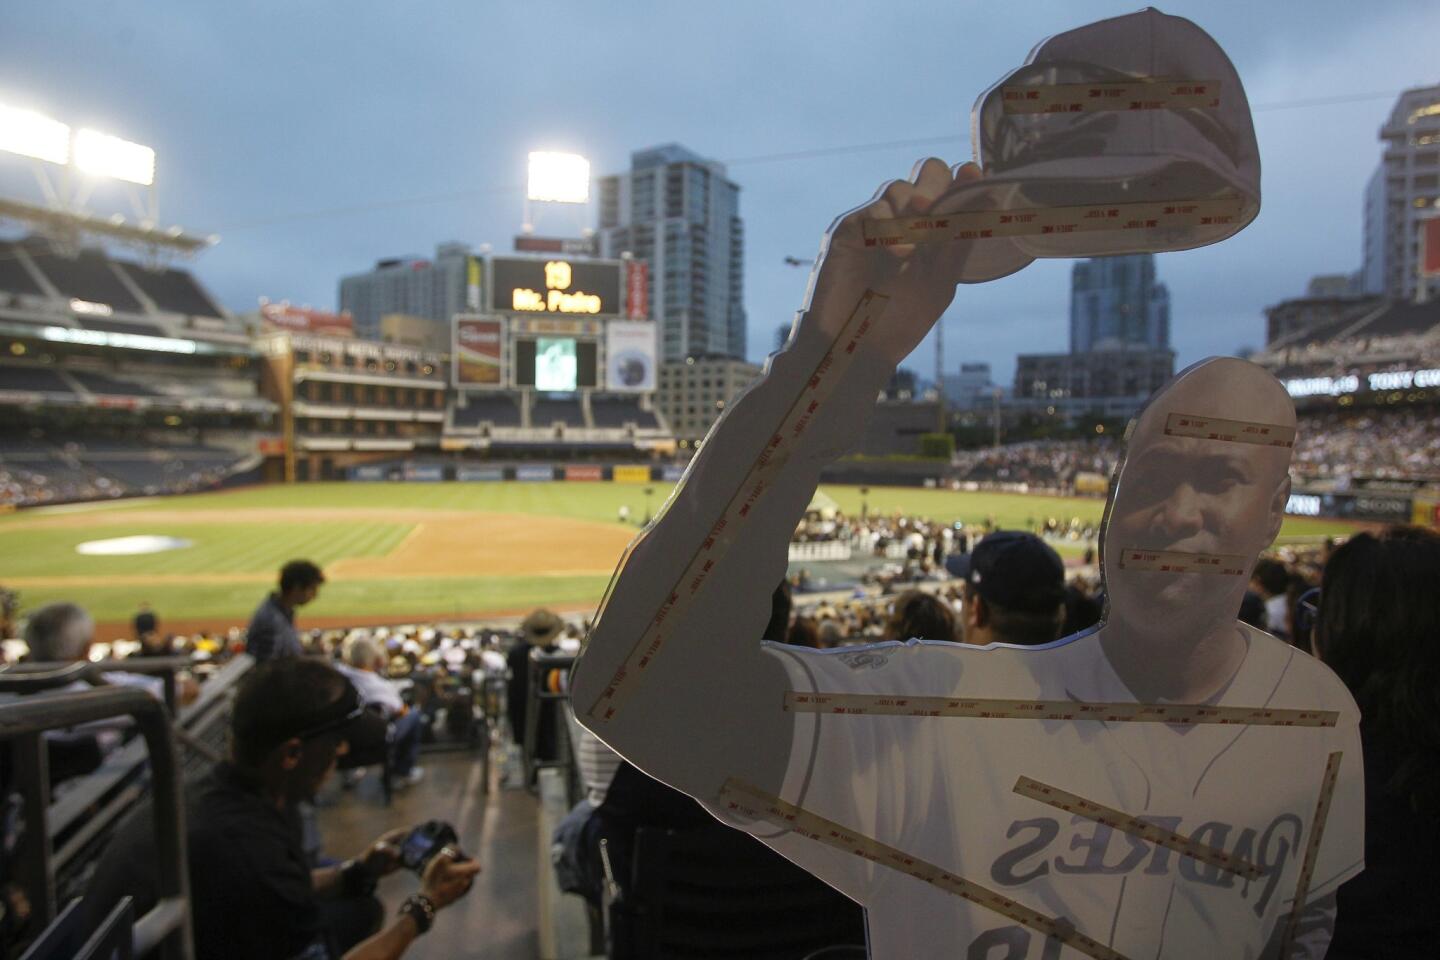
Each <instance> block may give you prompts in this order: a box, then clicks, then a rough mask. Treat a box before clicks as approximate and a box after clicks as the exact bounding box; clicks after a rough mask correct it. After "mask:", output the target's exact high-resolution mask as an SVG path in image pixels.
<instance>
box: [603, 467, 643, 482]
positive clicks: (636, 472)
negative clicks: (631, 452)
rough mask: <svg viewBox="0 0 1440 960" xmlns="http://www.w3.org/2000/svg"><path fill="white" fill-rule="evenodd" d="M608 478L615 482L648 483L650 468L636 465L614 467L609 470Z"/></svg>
mask: <svg viewBox="0 0 1440 960" xmlns="http://www.w3.org/2000/svg"><path fill="white" fill-rule="evenodd" d="M610 478H611V479H612V480H613V481H614V482H616V483H649V482H650V468H649V467H636V466H623V467H616V468H615V469H614V470H613V471H612V472H611V474H610Z"/></svg>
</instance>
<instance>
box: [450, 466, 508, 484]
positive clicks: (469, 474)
mask: <svg viewBox="0 0 1440 960" xmlns="http://www.w3.org/2000/svg"><path fill="white" fill-rule="evenodd" d="M455 479H456V480H459V481H460V482H461V483H494V482H496V481H498V480H504V479H505V468H504V467H456V468H455Z"/></svg>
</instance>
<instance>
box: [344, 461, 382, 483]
mask: <svg viewBox="0 0 1440 960" xmlns="http://www.w3.org/2000/svg"><path fill="white" fill-rule="evenodd" d="M350 479H351V480H361V481H364V482H367V483H374V482H376V481H379V480H384V479H385V468H384V467H382V466H377V465H375V464H367V465H365V466H361V467H356V468H355V469H353V470H351V471H350Z"/></svg>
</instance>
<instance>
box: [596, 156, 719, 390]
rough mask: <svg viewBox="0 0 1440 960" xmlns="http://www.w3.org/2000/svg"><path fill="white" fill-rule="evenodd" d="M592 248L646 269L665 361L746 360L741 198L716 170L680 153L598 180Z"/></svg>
mask: <svg viewBox="0 0 1440 960" xmlns="http://www.w3.org/2000/svg"><path fill="white" fill-rule="evenodd" d="M600 239H601V249H602V250H603V251H604V254H605V255H606V256H610V257H617V256H620V255H622V254H624V253H627V252H628V253H630V254H631V255H633V256H634V257H636V258H637V259H640V260H645V261H648V262H649V264H650V291H649V294H650V297H649V300H650V315H651V316H652V317H653V318H654V319H655V322H656V323H658V324H659V325H660V345H661V356H662V358H663V359H664V360H666V361H669V362H676V361H683V360H684V359H685V358H686V357H698V356H730V357H736V358H739V359H744V357H745V307H744V305H743V302H742V298H743V296H744V282H743V259H744V253H745V232H744V226H743V224H742V223H741V221H740V188H739V187H738V186H736V185H735V184H734V183H733V182H731V181H730V180H729V179H727V178H726V176H725V168H724V167H723V166H722V165H721V164H719V163H716V162H715V161H713V160H706V159H704V158H703V157H700V156H698V155H697V154H695V153H692V152H691V151H689V150H687V149H685V148H684V147H682V146H679V145H678V144H668V145H666V146H661V147H652V148H651V149H648V150H638V151H636V152H635V153H632V154H631V155H630V172H629V173H621V174H616V175H614V176H609V177H602V178H601V179H600Z"/></svg>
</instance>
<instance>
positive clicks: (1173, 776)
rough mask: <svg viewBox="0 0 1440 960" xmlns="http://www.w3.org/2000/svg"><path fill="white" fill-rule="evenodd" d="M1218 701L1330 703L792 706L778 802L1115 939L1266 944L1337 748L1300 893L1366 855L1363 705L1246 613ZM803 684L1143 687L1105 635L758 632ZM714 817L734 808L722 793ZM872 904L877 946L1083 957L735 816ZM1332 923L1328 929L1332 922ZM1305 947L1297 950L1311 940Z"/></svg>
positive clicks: (1109, 691)
mask: <svg viewBox="0 0 1440 960" xmlns="http://www.w3.org/2000/svg"><path fill="white" fill-rule="evenodd" d="M1235 629H1237V630H1240V631H1242V632H1243V634H1244V639H1245V641H1246V643H1247V644H1248V649H1247V652H1246V655H1245V658H1244V661H1243V663H1242V665H1241V666H1240V668H1239V670H1238V671H1237V672H1236V674H1235V676H1234V677H1233V678H1232V679H1231V681H1230V683H1229V684H1228V686H1227V687H1226V688H1225V689H1224V690H1223V692H1222V693H1221V694H1219V695H1218V696H1217V697H1216V698H1214V699H1213V700H1212V701H1211V703H1212V704H1214V705H1219V706H1245V707H1270V708H1291V709H1319V710H1333V711H1338V712H1339V722H1338V724H1337V725H1336V726H1335V727H1328V728H1327V727H1279V726H1231V725H1214V724H1204V725H1195V726H1178V725H1166V724H1160V723H1136V722H1100V721H1093V720H1089V721H1071V720H1054V721H1051V720H1029V719H977V718H947V717H926V718H917V717H904V716H847V715H832V714H817V713H801V714H797V715H796V717H795V727H794V737H793V742H792V746H791V754H790V761H789V765H788V768H787V773H786V778H785V784H784V787H783V792H782V799H783V800H786V801H788V802H790V803H793V804H795V805H797V806H799V807H802V808H804V809H805V810H806V811H809V812H812V813H815V814H818V815H819V816H822V817H825V818H827V819H829V820H832V821H836V822H838V823H840V824H842V825H844V826H846V827H848V828H850V829H852V830H854V831H855V832H857V833H859V834H862V835H864V836H867V837H870V838H872V839H875V840H879V841H882V842H883V843H886V844H889V845H891V846H893V847H896V848H899V849H900V850H902V851H904V852H905V853H907V854H910V855H913V856H916V857H919V858H922V859H924V860H927V861H929V862H930V863H933V864H936V865H937V866H940V867H942V868H944V869H946V870H949V871H951V872H952V873H954V874H957V875H959V876H961V877H964V878H965V879H967V880H971V881H974V882H976V883H979V884H982V885H984V886H986V887H988V888H990V889H992V890H995V891H998V892H1001V893H1003V894H1005V895H1007V896H1009V897H1011V898H1012V899H1014V900H1015V901H1017V902H1019V903H1021V904H1023V905H1025V906H1028V907H1030V908H1033V909H1035V910H1038V911H1040V912H1041V913H1044V914H1046V915H1048V916H1050V917H1056V918H1065V919H1067V920H1068V921H1070V922H1072V923H1073V924H1074V925H1075V927H1076V928H1077V929H1078V930H1079V931H1080V932H1081V933H1083V934H1085V935H1088V936H1089V937H1092V938H1094V939H1095V940H1097V941H1099V942H1100V943H1102V944H1106V945H1108V946H1110V947H1111V948H1112V949H1114V950H1115V951H1116V952H1118V953H1119V954H1120V955H1121V956H1123V957H1126V958H1130V960H1137V958H1146V960H1150V958H1158V957H1165V958H1174V957H1206V958H1210V957H1224V958H1227V960H1242V958H1260V957H1262V956H1269V953H1267V952H1266V948H1267V943H1270V942H1271V941H1272V939H1273V938H1274V935H1275V931H1276V929H1277V924H1282V923H1283V922H1284V919H1285V918H1286V916H1287V914H1288V913H1289V911H1290V910H1291V907H1292V905H1293V901H1294V897H1295V894H1296V887H1297V882H1298V879H1299V873H1300V865H1301V860H1302V855H1303V853H1304V849H1305V845H1306V843H1307V842H1308V840H1309V838H1310V832H1311V829H1312V820H1313V819H1314V817H1315V812H1316V804H1317V800H1318V798H1319V795H1320V791H1321V783H1322V777H1323V774H1324V771H1325V766H1326V762H1327V758H1328V757H1329V755H1330V754H1331V753H1332V752H1335V751H1340V752H1342V753H1343V757H1342V760H1341V765H1340V768H1339V777H1338V785H1337V787H1336V789H1335V792H1334V796H1333V802H1332V805H1331V807H1330V811H1329V816H1328V819H1327V821H1326V826H1325V829H1324V831H1323V842H1322V845H1321V846H1320V848H1319V851H1318V858H1317V860H1316V866H1315V870H1314V879H1313V882H1312V883H1311V886H1310V892H1309V894H1308V896H1307V897H1306V903H1313V902H1314V901H1315V900H1318V899H1321V898H1324V897H1326V896H1329V895H1331V894H1333V893H1334V891H1335V889H1336V888H1337V887H1338V886H1339V884H1340V883H1342V882H1343V881H1345V880H1346V879H1348V878H1350V877H1352V876H1354V875H1355V874H1356V873H1358V872H1359V871H1360V870H1361V868H1362V867H1363V852H1364V851H1363V843H1362V840H1363V822H1364V785H1363V777H1362V767H1361V755H1360V738H1359V732H1358V723H1359V714H1358V712H1357V710H1356V708H1355V704H1354V701H1353V700H1352V699H1351V697H1350V694H1349V692H1348V691H1347V690H1346V689H1345V688H1344V686H1343V685H1342V684H1341V683H1340V681H1339V680H1338V679H1336V677H1335V676H1334V674H1332V673H1331V672H1330V671H1329V670H1328V669H1326V668H1325V667H1323V666H1322V665H1320V664H1319V663H1318V662H1317V661H1315V660H1313V659H1312V658H1311V657H1309V656H1308V655H1306V654H1305V653H1303V652H1300V651H1298V650H1296V649H1294V648H1292V647H1290V646H1288V645H1287V644H1284V643H1282V642H1281V641H1279V640H1276V639H1275V638H1274V637H1271V636H1269V635H1267V634H1263V633H1260V632H1259V631H1256V630H1253V629H1251V628H1249V627H1246V626H1244V625H1243V624H1239V623H1237V624H1236V625H1235ZM767 649H768V650H769V653H770V654H771V655H772V656H774V657H775V658H777V659H778V660H779V661H780V662H781V663H783V664H784V667H785V670H786V672H787V673H788V675H789V677H790V681H791V685H792V689H793V690H794V691H797V692H818V693H868V694H880V695H885V694H894V695H896V696H910V697H915V696H938V697H955V696H969V697H986V698H999V699H1024V700H1074V701H1085V702H1133V701H1134V697H1133V696H1132V695H1131V694H1130V693H1129V691H1128V690H1127V689H1126V688H1125V686H1124V685H1123V684H1122V683H1121V681H1120V679H1119V678H1118V677H1117V676H1116V675H1115V673H1114V672H1113V670H1112V669H1111V667H1110V665H1109V663H1108V661H1107V660H1106V658H1105V656H1104V654H1103V652H1102V651H1101V648H1100V642H1099V640H1098V639H1097V636H1096V634H1095V633H1089V634H1084V635H1080V636H1077V637H1074V638H1069V639H1067V640H1063V641H1059V642H1057V643H1055V644H1050V645H1048V646H1045V647H1034V648H1026V647H1012V646H1003V645H996V646H994V647H990V648H977V647H966V646H963V645H957V644H949V643H931V642H927V641H910V642H909V643H904V644H900V643H885V644H878V645H874V646H868V647H860V648H842V649H837V650H826V651H815V650H808V649H802V648H795V647H788V646H780V645H767ZM1021 776H1026V777H1030V778H1033V779H1034V780H1037V781H1041V782H1043V783H1046V784H1049V785H1051V786H1054V787H1059V788H1061V789H1063V790H1066V791H1069V792H1071V793H1073V794H1076V795H1078V796H1080V797H1083V798H1085V799H1087V800H1090V801H1093V802H1096V803H1100V804H1104V805H1106V806H1109V807H1112V808H1115V809H1118V810H1120V811H1123V812H1125V813H1127V814H1130V815H1133V816H1135V817H1137V818H1140V819H1142V820H1146V821H1148V822H1152V823H1154V824H1157V825H1160V826H1163V827H1166V828H1168V829H1171V830H1174V831H1175V832H1177V833H1179V834H1181V835H1183V836H1186V837H1189V838H1191V839H1192V840H1194V841H1196V842H1199V843H1202V844H1205V845H1207V846H1210V847H1214V848H1219V849H1221V850H1223V851H1225V852H1226V853H1228V854H1230V855H1232V856H1235V857H1238V858H1239V859H1241V860H1244V861H1248V862H1249V863H1252V864H1254V865H1255V866H1257V867H1259V868H1260V869H1261V870H1263V871H1264V873H1263V875H1262V876H1261V877H1260V878H1259V879H1251V880H1247V879H1244V878H1243V877H1241V876H1237V875H1235V874H1234V873H1231V872H1227V871H1226V870H1224V869H1222V868H1220V867H1218V866H1214V865H1211V864H1208V863H1203V862H1200V861H1197V860H1195V859H1193V858H1191V857H1189V856H1187V855H1184V854H1181V853H1178V852H1175V851H1172V850H1170V849H1168V848H1166V847H1163V846H1159V845H1155V844H1152V843H1150V842H1148V841H1146V840H1143V839H1140V838H1138V837H1135V836H1132V835H1129V834H1127V833H1124V832H1121V831H1119V830H1116V829H1112V828H1110V827H1107V826H1103V825H1101V824H1099V823H1097V822H1095V821H1092V820H1089V819H1086V818H1084V817H1082V816H1079V815H1071V814H1068V813H1064V812H1062V811H1060V810H1057V809H1055V808H1054V807H1051V806H1048V805H1046V804H1044V803H1042V802H1040V801H1038V800H1036V799H1032V798H1030V797H1027V796H1023V795H1021V794H1017V793H1015V792H1014V791H1013V787H1014V785H1015V783H1016V781H1017V779H1018V778H1020V777H1021ZM710 809H711V810H712V812H714V813H715V814H716V815H717V816H720V817H721V818H722V819H726V820H727V821H733V816H731V815H728V814H727V811H726V809H725V808H724V805H723V804H710ZM737 825H739V826H741V827H742V829H746V830H748V831H749V832H751V833H753V834H754V835H756V836H757V837H759V838H760V839H762V840H763V841H764V842H765V843H767V844H768V845H770V846H771V847H773V848H774V849H775V850H777V851H778V852H780V853H781V854H783V855H784V856H786V857H787V858H789V859H791V860H793V861H794V862H796V863H797V864H799V865H800V866H802V867H804V868H805V869H806V870H809V871H810V872H812V873H814V874H816V875H817V876H819V877H821V878H822V879H824V880H826V881H827V882H829V883H830V884H832V885H833V886H835V887H836V888H838V889H839V890H841V891H842V892H844V893H846V894H847V895H849V896H850V897H851V898H852V899H854V900H856V901H858V902H859V903H861V904H862V905H864V906H865V907H866V908H867V917H868V922H869V934H870V948H871V956H872V957H873V958H875V960H922V958H927V957H934V958H937V960H938V958H942V957H943V958H946V960H954V958H967V960H969V958H979V960H1021V958H1032V960H1038V958H1044V960H1060V958H1065V960H1069V958H1073V957H1079V956H1081V955H1082V954H1080V953H1077V952H1075V951H1074V950H1073V948H1071V947H1069V946H1064V945H1062V944H1061V943H1060V942H1059V941H1056V940H1051V939H1047V938H1046V937H1045V936H1044V935H1043V934H1040V933H1037V932H1035V931H1033V930H1031V929H1028V928H1026V927H1024V926H1020V925H1017V924H1016V923H1015V922H1014V921H1013V920H1011V919H1008V918H1007V917H1005V916H1002V915H1000V914H999V913H996V912H993V911H991V910H990V909H988V908H986V907H982V906H978V905H976V904H973V903H970V902H968V901H967V900H964V899H962V898H960V897H958V896H955V895H953V894H951V893H947V892H945V891H943V890H941V889H939V888H937V887H935V886H931V885H930V884H927V883H925V882H923V881H922V880H920V879H917V878H915V877H912V876H907V875H905V874H904V873H902V872H901V871H899V870H897V869H892V868H891V867H888V866H884V865H881V864H877V863H873V862H871V861H869V860H866V859H864V858H862V857H859V856H856V855H854V854H851V853H845V852H841V851H839V850H836V849H834V848H831V847H829V846H826V845H824V844H822V843H820V842H817V841H815V840H812V839H809V838H807V837H804V836H801V835H799V834H796V833H791V832H786V831H783V830H779V829H777V828H776V827H775V826H773V825H770V824H766V823H763V822H753V821H752V822H745V823H739V824H737ZM1323 939H1324V935H1322V940H1323ZM1301 955H1304V954H1303V952H1302V953H1301Z"/></svg>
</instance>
